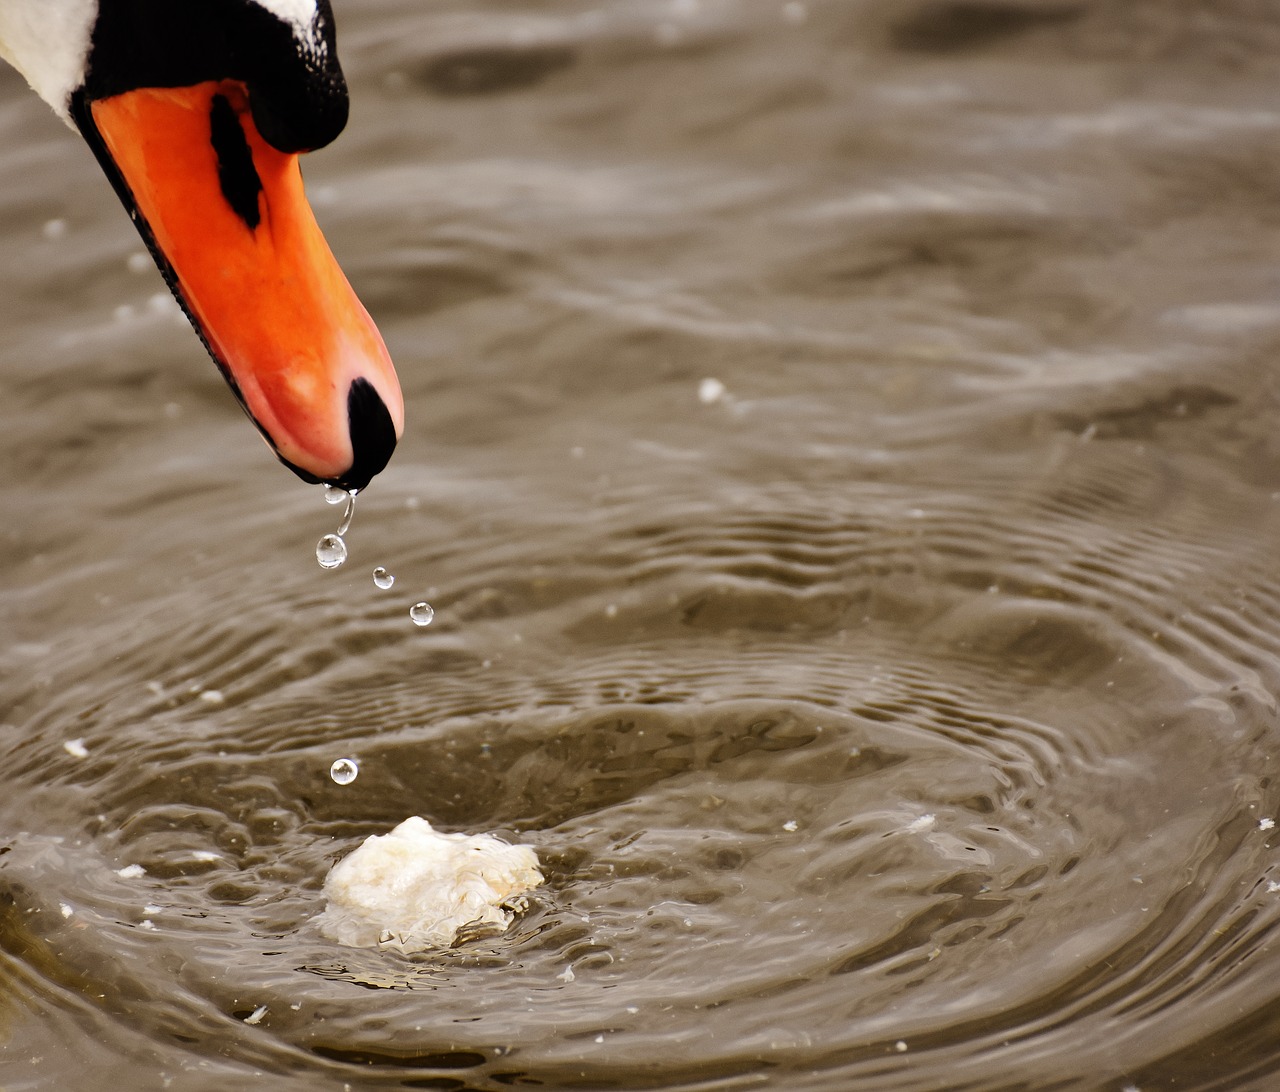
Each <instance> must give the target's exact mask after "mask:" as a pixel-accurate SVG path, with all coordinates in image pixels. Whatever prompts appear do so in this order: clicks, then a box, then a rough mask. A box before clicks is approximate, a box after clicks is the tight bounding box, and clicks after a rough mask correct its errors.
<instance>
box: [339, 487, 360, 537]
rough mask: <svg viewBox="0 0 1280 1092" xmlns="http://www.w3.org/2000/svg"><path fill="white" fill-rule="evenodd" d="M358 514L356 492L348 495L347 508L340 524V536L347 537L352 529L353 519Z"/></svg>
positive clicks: (352, 491) (353, 491)
mask: <svg viewBox="0 0 1280 1092" xmlns="http://www.w3.org/2000/svg"><path fill="white" fill-rule="evenodd" d="M355 514H356V491H355V490H354V489H353V490H351V492H350V493H348V494H347V507H346V508H345V509H344V510H343V513H342V522H341V523H339V524H338V534H339V535H345V534H346V533H347V531H348V530H350V528H351V517H352V516H354V515H355Z"/></svg>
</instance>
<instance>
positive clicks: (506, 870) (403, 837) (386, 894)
mask: <svg viewBox="0 0 1280 1092" xmlns="http://www.w3.org/2000/svg"><path fill="white" fill-rule="evenodd" d="M540 883H542V873H541V872H539V871H538V858H537V855H536V854H535V853H534V851H533V849H532V848H531V847H529V846H513V845H510V844H509V843H507V842H504V841H501V840H500V839H498V838H495V837H493V835H491V834H475V835H472V834H440V833H437V832H436V831H435V830H433V829H432V827H431V824H430V823H428V822H427V821H426V820H425V819H422V818H419V817H418V816H414V817H412V818H410V819H406V820H405V821H404V822H403V823H401V824H400V825H399V826H398V827H396V828H395V829H394V830H392V831H391V832H390V833H388V834H382V835H376V834H375V835H372V836H371V837H369V838H366V839H365V841H364V843H363V844H362V845H361V846H360V848H359V849H357V850H356V851H355V852H354V853H352V854H350V855H349V856H347V857H345V858H343V859H342V860H341V861H339V862H338V863H337V864H336V865H334V867H333V869H332V871H330V873H329V876H328V878H327V879H326V880H325V882H324V894H325V898H326V899H327V900H328V905H327V906H326V908H325V910H324V912H323V913H321V914H320V915H319V917H318V918H317V921H318V922H319V925H320V931H321V932H322V933H323V934H324V935H325V936H326V937H328V938H329V939H330V940H335V941H337V942H338V943H339V944H345V945H347V946H349V947H352V948H394V949H396V950H398V951H401V952H421V951H425V950H427V949H430V948H448V947H450V946H451V945H452V944H453V943H454V942H455V940H456V939H457V936H458V931H459V930H460V929H462V928H463V927H464V926H465V927H466V928H467V933H468V935H469V936H474V935H477V933H476V930H477V927H479V929H480V930H481V931H482V932H501V931H502V930H504V929H506V928H507V926H508V925H510V924H511V921H512V919H513V918H514V916H515V912H516V909H517V906H515V905H513V903H515V902H516V900H517V899H518V897H519V896H520V895H523V894H524V893H525V892H527V891H531V890H532V889H533V888H535V887H537V886H538V885H539V884H540Z"/></svg>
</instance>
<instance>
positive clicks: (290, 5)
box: [0, 0, 316, 40]
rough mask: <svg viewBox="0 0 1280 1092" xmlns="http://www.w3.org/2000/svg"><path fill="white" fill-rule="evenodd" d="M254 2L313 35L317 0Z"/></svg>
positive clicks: (302, 35)
mask: <svg viewBox="0 0 1280 1092" xmlns="http://www.w3.org/2000/svg"><path fill="white" fill-rule="evenodd" d="M0 2H3V0H0ZM253 2H254V3H255V4H257V5H258V7H260V8H266V9H267V11H269V12H271V14H272V15H274V16H275V17H276V18H277V19H280V20H282V21H283V22H286V23H290V24H292V25H293V33H294V37H295V38H298V39H299V40H302V39H309V38H310V37H311V24H312V23H313V22H315V18H316V0H253Z"/></svg>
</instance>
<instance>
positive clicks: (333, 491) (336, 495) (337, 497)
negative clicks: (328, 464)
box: [324, 485, 351, 504]
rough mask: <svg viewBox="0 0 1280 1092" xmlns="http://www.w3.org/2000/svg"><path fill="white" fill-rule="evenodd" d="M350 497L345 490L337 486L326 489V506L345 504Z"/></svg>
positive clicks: (328, 486) (326, 487)
mask: <svg viewBox="0 0 1280 1092" xmlns="http://www.w3.org/2000/svg"><path fill="white" fill-rule="evenodd" d="M350 495H351V494H350V493H348V492H347V491H346V490H345V489H339V488H338V486H336V485H326V486H325V487H324V502H325V504H345V503H346V501H347V498H348V497H349V496H350Z"/></svg>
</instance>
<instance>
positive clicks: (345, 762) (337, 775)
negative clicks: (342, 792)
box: [329, 758, 360, 785]
mask: <svg viewBox="0 0 1280 1092" xmlns="http://www.w3.org/2000/svg"><path fill="white" fill-rule="evenodd" d="M359 775H360V767H359V766H358V765H356V760H355V759H354V758H339V759H337V760H335V761H334V763H333V765H332V766H330V767H329V776H330V777H332V778H333V780H334V781H335V782H337V783H338V784H339V785H350V784H351V782H353V781H354V780H355V779H356V778H357V777H358V776H359Z"/></svg>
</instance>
